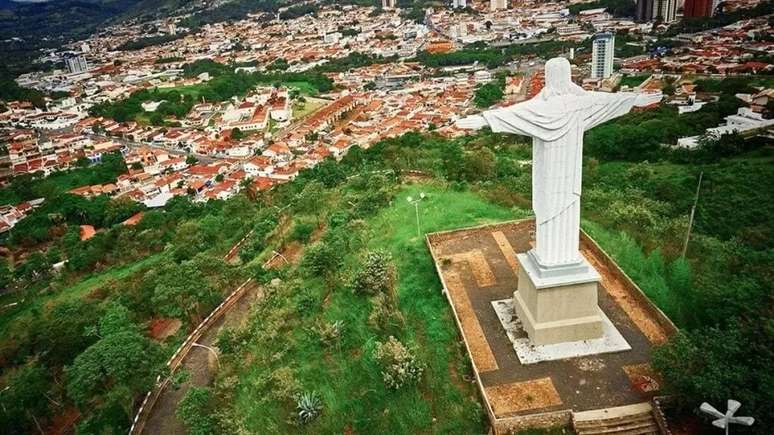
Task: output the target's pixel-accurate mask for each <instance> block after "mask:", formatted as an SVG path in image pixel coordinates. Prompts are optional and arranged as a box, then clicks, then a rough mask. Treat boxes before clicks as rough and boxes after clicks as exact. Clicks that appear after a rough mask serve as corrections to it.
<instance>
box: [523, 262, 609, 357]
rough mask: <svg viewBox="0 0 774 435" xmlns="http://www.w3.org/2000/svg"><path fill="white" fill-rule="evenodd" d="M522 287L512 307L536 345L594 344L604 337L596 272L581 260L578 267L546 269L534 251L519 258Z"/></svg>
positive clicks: (567, 266)
mask: <svg viewBox="0 0 774 435" xmlns="http://www.w3.org/2000/svg"><path fill="white" fill-rule="evenodd" d="M517 257H518V259H519V286H518V290H517V291H515V292H514V293H513V307H514V310H515V311H516V314H517V315H518V317H519V320H521V323H522V326H523V328H524V330H525V331H526V332H527V334H528V335H529V339H530V342H531V343H532V344H533V345H538V346H539V345H546V344H556V343H565V342H571V341H582V340H591V339H597V338H600V337H602V335H603V329H602V324H603V320H602V319H603V314H602V312H601V310H600V309H599V306H598V305H597V284H598V283H599V281H600V277H599V274H598V273H597V271H596V270H594V268H593V267H592V266H591V265H590V264H589V263H588V262H587V261H586V259H585V258H583V257H581V261H580V262H578V263H576V264H571V265H565V266H560V267H551V268H547V267H543V266H541V265H540V264H539V262H538V261H537V258H536V257H535V253H534V250H532V251H529V252H527V253H526V254H517Z"/></svg>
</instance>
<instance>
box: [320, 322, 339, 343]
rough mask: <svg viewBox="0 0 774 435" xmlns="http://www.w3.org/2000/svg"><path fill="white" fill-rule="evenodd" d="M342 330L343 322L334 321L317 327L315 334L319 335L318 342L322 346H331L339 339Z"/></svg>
mask: <svg viewBox="0 0 774 435" xmlns="http://www.w3.org/2000/svg"><path fill="white" fill-rule="evenodd" d="M343 329H344V322H342V321H341V320H336V321H335V322H330V323H328V322H325V323H323V324H321V325H320V326H318V327H317V333H318V334H320V341H321V342H322V343H323V344H331V343H333V342H336V341H338V340H339V338H341V331H342V330H343Z"/></svg>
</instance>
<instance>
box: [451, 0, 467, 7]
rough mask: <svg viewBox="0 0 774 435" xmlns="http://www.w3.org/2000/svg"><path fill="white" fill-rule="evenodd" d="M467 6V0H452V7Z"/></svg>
mask: <svg viewBox="0 0 774 435" xmlns="http://www.w3.org/2000/svg"><path fill="white" fill-rule="evenodd" d="M466 7H468V0H452V8H454V9H465V8H466Z"/></svg>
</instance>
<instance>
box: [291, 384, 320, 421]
mask: <svg viewBox="0 0 774 435" xmlns="http://www.w3.org/2000/svg"><path fill="white" fill-rule="evenodd" d="M322 408H323V407H322V401H321V400H320V396H319V395H318V394H317V393H316V392H314V391H313V392H311V393H309V392H307V393H304V394H301V395H299V396H298V397H297V398H296V411H298V421H299V422H300V423H301V424H307V423H309V422H311V421H312V420H314V419H316V418H317V417H319V416H320V413H321V412H322Z"/></svg>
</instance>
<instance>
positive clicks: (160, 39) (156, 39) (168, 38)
mask: <svg viewBox="0 0 774 435" xmlns="http://www.w3.org/2000/svg"><path fill="white" fill-rule="evenodd" d="M187 35H188V34H187V33H186V32H180V33H177V34H174V35H158V36H146V37H144V38H140V39H133V40H131V41H126V42H124V43H123V44H121V45H119V46H118V47H116V50H121V51H125V50H129V51H131V50H142V49H143V48H146V47H152V46H154V45H162V44H166V43H167V42H172V41H176V40H178V39H182V38H185V37H186V36H187Z"/></svg>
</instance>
